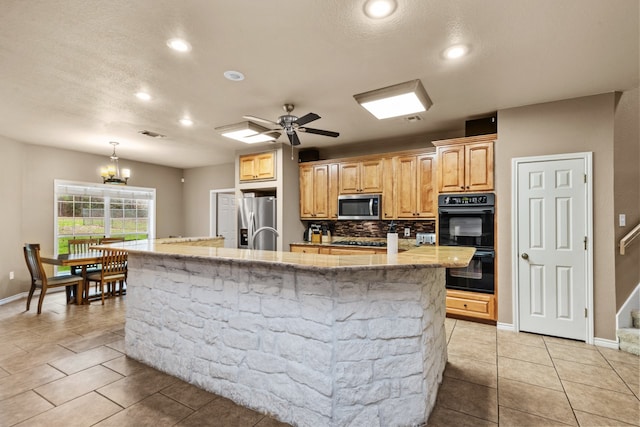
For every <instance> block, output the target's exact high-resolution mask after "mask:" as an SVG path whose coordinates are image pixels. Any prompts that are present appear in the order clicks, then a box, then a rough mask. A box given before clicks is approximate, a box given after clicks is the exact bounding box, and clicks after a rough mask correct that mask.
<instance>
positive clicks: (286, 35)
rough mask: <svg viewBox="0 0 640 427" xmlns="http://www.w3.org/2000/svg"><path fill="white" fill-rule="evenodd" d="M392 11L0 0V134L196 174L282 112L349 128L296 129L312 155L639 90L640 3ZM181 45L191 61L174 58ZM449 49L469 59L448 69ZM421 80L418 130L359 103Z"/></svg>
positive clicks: (272, 3)
mask: <svg viewBox="0 0 640 427" xmlns="http://www.w3.org/2000/svg"><path fill="white" fill-rule="evenodd" d="M397 1H398V8H397V10H396V13H395V14H394V15H392V16H391V17H389V18H385V19H382V20H371V19H368V18H366V17H365V16H364V14H363V13H362V6H363V3H364V1H363V0H269V1H257V0H228V1H223V0H216V1H214V0H184V1H176V0H135V1H131V0H110V1H102V0H100V1H98V0H2V4H1V6H0V11H1V13H0V135H4V136H7V137H9V138H12V139H15V140H18V141H24V142H28V143H34V144H40V145H50V146H56V147H63V148H67V149H71V150H77V151H84V152H90V153H95V154H104V155H105V156H106V155H108V154H109V153H110V151H111V147H110V146H109V145H108V141H111V140H115V141H119V142H120V143H121V145H120V146H119V147H118V154H119V155H120V157H121V158H125V159H132V160H139V161H146V162H150V163H157V164H163V165H168V166H175V167H181V168H186V167H196V166H204V165H212V164H219V163H225V162H229V161H231V160H232V159H233V153H234V151H235V150H238V149H245V148H247V145H245V144H243V143H239V142H235V141H232V140H228V139H226V138H223V137H221V136H219V135H218V134H217V133H216V132H215V130H214V128H215V127H218V126H222V125H225V124H231V123H235V122H239V121H242V116H243V115H247V114H249V115H254V116H258V117H263V118H266V119H271V120H275V119H276V118H277V117H278V116H279V115H281V114H282V113H283V112H282V109H281V105H282V104H283V103H285V102H289V103H293V104H295V105H296V109H295V111H294V114H296V115H299V116H302V115H304V114H306V113H308V112H310V111H312V112H315V113H317V114H319V115H320V116H322V118H321V119H320V120H318V121H316V122H313V124H312V125H310V126H312V127H315V128H320V129H329V130H335V131H339V132H340V137H339V138H337V139H333V138H327V137H323V136H318V135H311V134H303V133H301V134H300V139H301V140H302V147H303V148H304V147H312V146H315V147H323V146H329V145H331V144H349V143H356V142H362V141H367V140H381V139H384V138H391V137H405V136H406V137H411V136H415V135H421V134H429V133H434V132H440V131H451V130H459V129H462V128H463V127H464V120H466V119H468V118H474V117H478V116H482V115H484V114H487V113H491V112H494V111H496V110H500V109H504V108H509V107H515V106H520V105H528V104H535V103H540V102H547V101H554V100H558V99H565V98H573V97H578V96H585V95H593V94H598V93H603V92H611V91H622V90H626V89H630V88H634V87H637V86H638V84H639V61H640V60H639V55H638V49H639V48H638V45H639V38H640V35H639V30H638V20H639V3H640V2H638V0H616V1H604V0H563V1H558V0H536V1H533V0H515V1H514V0H483V1H478V0H450V1H442V0H397ZM172 37H184V38H185V39H187V40H188V41H189V42H190V43H191V44H192V46H193V50H192V51H191V52H190V53H187V54H181V53H177V52H174V51H172V50H170V49H168V48H167V46H166V41H167V40H168V39H169V38H172ZM454 43H466V44H469V45H470V48H471V51H470V54H469V55H468V56H466V57H464V58H462V59H459V60H455V61H446V60H444V59H443V58H442V51H443V50H444V49H445V48H446V47H448V46H449V45H451V44H454ZM226 70H237V71H241V72H242V73H244V74H245V76H246V79H245V80H244V81H242V82H232V81H229V80H226V79H225V78H224V77H223V72H224V71H226ZM416 78H419V79H421V80H422V82H423V84H424V86H425V88H426V89H427V92H428V93H429V95H430V97H431V99H432V100H433V103H434V105H433V107H432V108H431V109H430V110H429V111H427V112H425V113H421V114H420V116H421V118H422V119H423V120H421V121H419V122H415V123H408V122H407V121H406V120H403V119H399V118H396V119H387V120H381V121H379V120H376V119H375V118H374V117H373V116H371V115H370V114H369V113H368V112H366V111H365V110H364V109H362V107H360V106H359V105H358V104H357V103H356V102H355V101H354V99H353V95H354V94H357V93H361V92H366V91H369V90H372V89H376V88H380V87H384V86H388V85H391V84H396V83H401V82H404V81H407V80H412V79H416ZM139 90H147V91H149V92H150V93H151V94H152V96H153V99H152V100H151V101H150V102H141V101H139V100H138V99H136V98H135V97H134V96H133V95H134V93H135V92H137V91H139ZM183 115H188V116H190V117H191V118H192V119H193V120H194V122H195V124H194V126H193V127H191V128H184V127H182V126H180V125H179V124H178V122H177V120H178V119H179V118H180V117H182V116H183ZM145 129H146V130H151V131H155V132H159V133H162V134H165V135H167V138H164V139H151V138H148V137H145V136H142V135H140V134H138V131H140V130H145ZM280 141H283V142H284V141H286V137H284V135H283V136H282V137H281V139H280Z"/></svg>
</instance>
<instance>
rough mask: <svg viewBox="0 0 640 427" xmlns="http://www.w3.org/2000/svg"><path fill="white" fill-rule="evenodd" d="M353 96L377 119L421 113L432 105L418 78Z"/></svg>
mask: <svg viewBox="0 0 640 427" xmlns="http://www.w3.org/2000/svg"><path fill="white" fill-rule="evenodd" d="M353 97H354V98H355V100H356V101H357V102H358V104H360V105H362V106H363V107H364V108H366V109H367V110H368V111H369V112H370V113H371V114H373V115H374V116H376V118H378V119H388V118H390V117H398V116H406V115H409V114H415V113H421V112H423V111H427V110H428V109H429V107H431V105H433V103H432V102H431V99H430V98H429V95H428V94H427V91H426V90H425V89H424V86H422V83H421V82H420V80H411V81H408V82H405V83H400V84H397V85H393V86H388V87H385V88H382V89H376V90H372V91H370V92H365V93H361V94H358V95H354V96H353Z"/></svg>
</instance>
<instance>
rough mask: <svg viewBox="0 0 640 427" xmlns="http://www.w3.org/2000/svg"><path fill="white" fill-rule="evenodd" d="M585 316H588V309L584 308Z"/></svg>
mask: <svg viewBox="0 0 640 427" xmlns="http://www.w3.org/2000/svg"><path fill="white" fill-rule="evenodd" d="M584 317H587V309H586V308H585V309H584Z"/></svg>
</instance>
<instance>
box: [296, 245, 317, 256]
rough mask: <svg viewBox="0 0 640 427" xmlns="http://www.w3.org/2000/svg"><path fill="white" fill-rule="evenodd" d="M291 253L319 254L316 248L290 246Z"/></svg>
mask: <svg viewBox="0 0 640 427" xmlns="http://www.w3.org/2000/svg"><path fill="white" fill-rule="evenodd" d="M290 248H291V249H290V250H291V252H300V253H303V254H319V253H320V248H319V247H317V246H307V245H291V246H290Z"/></svg>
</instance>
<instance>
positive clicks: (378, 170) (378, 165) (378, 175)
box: [360, 159, 384, 193]
mask: <svg viewBox="0 0 640 427" xmlns="http://www.w3.org/2000/svg"><path fill="white" fill-rule="evenodd" d="M382 165H383V160H382V159H376V160H366V161H363V162H361V163H360V192H361V193H382V181H383V176H384V172H383V170H382Z"/></svg>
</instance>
